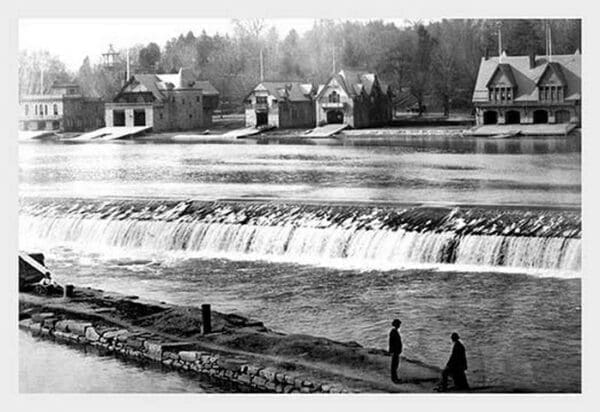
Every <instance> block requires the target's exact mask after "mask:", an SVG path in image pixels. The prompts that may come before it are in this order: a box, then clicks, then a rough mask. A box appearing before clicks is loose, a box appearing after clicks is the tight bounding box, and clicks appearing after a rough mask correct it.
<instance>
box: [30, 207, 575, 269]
mask: <svg viewBox="0 0 600 412" xmlns="http://www.w3.org/2000/svg"><path fill="white" fill-rule="evenodd" d="M20 237H21V240H20V243H21V247H22V248H31V247H36V246H38V245H40V244H43V245H53V246H54V245H56V246H61V245H68V246H71V247H75V248H85V249H89V250H102V249H106V248H115V249H119V250H126V251H128V252H131V251H133V250H140V251H151V252H165V251H168V252H175V253H183V254H185V255H186V256H197V257H220V258H227V259H243V260H255V259H260V260H270V261H287V262H296V263H309V264H315V265H325V266H329V265H336V266H337V265H350V266H352V267H358V268H363V269H398V268H406V267H414V266H434V267H435V266H439V265H444V266H455V267H475V268H479V269H483V268H489V267H492V268H495V269H498V268H499V267H502V268H517V269H527V270H529V269H533V270H554V271H571V272H578V271H579V270H580V267H581V217H580V213H579V211H573V210H556V209H549V210H548V209H546V210H531V209H528V210H522V209H517V208H488V207H455V208H449V207H415V206H413V207H397V206H396V207H391V206H382V207H374V206H368V207H363V206H328V205H318V206H317V205H309V204H285V203H252V202H195V201H182V202H171V201H140V200H135V201H134V200H111V201H94V200H77V199H75V200H65V199H62V200H60V199H56V200H55V199H41V200H40V199H36V200H27V199H26V200H24V201H23V202H22V205H21V214H20Z"/></svg>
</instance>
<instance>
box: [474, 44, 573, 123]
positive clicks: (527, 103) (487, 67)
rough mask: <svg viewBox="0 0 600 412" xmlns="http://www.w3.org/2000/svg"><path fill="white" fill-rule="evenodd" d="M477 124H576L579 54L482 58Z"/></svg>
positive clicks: (475, 95)
mask: <svg viewBox="0 0 600 412" xmlns="http://www.w3.org/2000/svg"><path fill="white" fill-rule="evenodd" d="M473 104H474V106H475V115H476V123H477V125H490V124H547V123H550V124H556V123H574V124H579V123H580V122H581V54H580V53H579V51H577V52H575V53H574V54H569V55H553V56H535V55H530V56H507V55H506V53H502V55H501V56H496V57H489V58H486V57H483V58H482V60H481V65H480V66H479V73H478V76H477V82H476V85H475V90H474V92H473Z"/></svg>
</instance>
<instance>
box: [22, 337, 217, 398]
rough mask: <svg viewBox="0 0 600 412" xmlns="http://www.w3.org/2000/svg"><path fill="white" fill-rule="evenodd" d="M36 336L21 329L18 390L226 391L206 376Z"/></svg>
mask: <svg viewBox="0 0 600 412" xmlns="http://www.w3.org/2000/svg"><path fill="white" fill-rule="evenodd" d="M99 355H100V354H99V353H97V352H94V351H92V352H91V353H88V352H86V350H85V347H81V348H79V349H76V348H73V347H70V346H66V345H64V344H59V343H57V342H53V341H49V340H43V339H39V338H34V337H33V336H31V335H30V334H29V333H27V332H25V331H19V391H20V392H24V393H74V392H80V393H81V392H86V393H100V392H102V393H107V392H108V393H159V392H161V393H167V392H174V393H180V392H210V393H213V392H224V391H225V390H226V389H225V390H224V389H222V388H220V387H217V386H215V385H214V384H211V383H210V382H209V381H207V380H199V379H192V378H191V377H187V376H185V375H183V374H180V373H178V372H175V371H169V370H166V369H165V370H161V368H160V367H152V366H140V365H139V364H135V363H132V362H126V361H123V360H120V359H118V358H114V357H112V356H99Z"/></svg>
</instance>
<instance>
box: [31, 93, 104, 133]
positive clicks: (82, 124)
mask: <svg viewBox="0 0 600 412" xmlns="http://www.w3.org/2000/svg"><path fill="white" fill-rule="evenodd" d="M19 105H20V112H19V113H20V116H19V129H20V130H54V131H60V132H81V131H85V130H88V129H96V128H98V127H102V126H103V125H104V103H103V102H102V100H100V99H99V98H93V97H86V96H83V94H82V92H81V88H80V87H79V85H78V84H75V83H59V82H54V83H53V84H52V86H51V87H50V90H48V92H47V93H43V94H36V95H24V96H22V97H21V98H20V102H19Z"/></svg>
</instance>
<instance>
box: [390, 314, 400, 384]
mask: <svg viewBox="0 0 600 412" xmlns="http://www.w3.org/2000/svg"><path fill="white" fill-rule="evenodd" d="M401 323H402V322H400V319H394V320H393V321H392V326H393V328H392V330H390V350H389V352H390V354H391V355H392V382H394V383H400V379H398V366H400V354H401V353H402V339H401V338H400V333H399V332H398V328H399V327H400V324H401Z"/></svg>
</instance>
